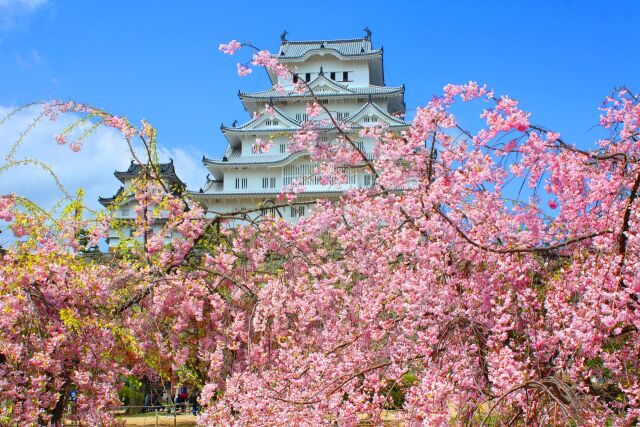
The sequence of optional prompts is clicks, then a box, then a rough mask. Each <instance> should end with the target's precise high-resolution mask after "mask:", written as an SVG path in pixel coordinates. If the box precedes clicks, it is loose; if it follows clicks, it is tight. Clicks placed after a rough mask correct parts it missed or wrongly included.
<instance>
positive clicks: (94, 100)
mask: <svg viewBox="0 0 640 427" xmlns="http://www.w3.org/2000/svg"><path fill="white" fill-rule="evenodd" d="M638 12H640V5H639V4H638V2H632V1H628V2H615V1H609V2H595V1H592V2H589V1H581V2H578V1H535V2H533V1H532V2H518V1H516V2H514V1H510V2H507V1H448V2H445V1H441V2H435V1H434V2H427V1H424V2H419V1H408V2H403V1H393V2H383V1H366V2H365V1H355V0H350V1H342V2H340V1H331V2H327V1H324V2H323V1H313V2H305V1H300V0H297V1H295V2H271V1H264V0H263V1H236V2H213V1H210V2H205V1H181V2H174V1H109V2H78V1H59V0H0V107H10V106H15V105H19V104H23V103H26V102H30V101H33V100H42V99H52V98H60V99H74V100H76V101H81V102H88V103H91V104H94V105H96V106H99V107H102V108H105V109H107V110H109V111H111V112H113V113H116V114H120V115H126V116H128V117H130V118H131V119H133V120H139V119H141V118H146V119H147V120H149V121H151V122H152V123H153V124H154V125H155V126H156V127H157V129H158V130H159V135H160V142H161V143H162V144H163V145H165V146H166V147H167V148H168V149H169V150H178V149H181V150H183V152H182V154H183V155H184V157H185V158H186V157H187V156H190V157H191V158H192V159H193V162H192V163H189V164H188V166H183V169H184V168H185V167H186V168H188V169H190V170H189V173H190V175H191V177H193V176H196V175H197V176H201V177H202V178H201V181H204V176H205V175H206V171H205V169H204V168H203V167H202V166H201V165H200V164H199V163H198V162H199V158H200V157H201V155H202V154H206V155H207V156H212V157H214V156H219V155H221V153H222V152H223V150H224V147H225V140H224V138H223V137H222V135H221V134H220V132H219V125H220V123H221V122H225V123H227V124H229V123H231V122H232V121H233V120H234V119H238V120H239V121H240V122H242V121H244V120H245V119H246V118H247V115H246V113H245V112H244V110H243V108H242V105H241V103H240V102H239V100H238V98H237V91H238V90H239V89H242V90H244V91H252V90H262V89H266V88H267V87H268V82H267V79H266V76H265V75H264V74H263V73H254V74H253V75H251V76H249V77H248V78H240V77H238V76H237V75H236V73H235V63H236V60H237V58H230V57H229V56H226V55H223V54H221V53H220V52H218V51H217V46H218V44H219V43H221V42H226V41H228V40H230V39H232V38H236V39H238V40H240V41H251V42H253V43H254V44H255V45H257V46H260V47H263V48H267V49H271V50H275V49H277V47H278V45H279V35H280V33H281V32H282V30H284V29H286V30H288V31H289V39H291V40H294V39H324V38H344V37H360V36H361V35H362V34H363V31H362V29H363V28H364V27H365V26H369V27H370V28H371V30H372V31H373V43H374V45H375V46H380V45H383V46H384V49H385V59H384V63H385V67H386V71H385V77H386V81H387V84H389V85H399V84H402V83H404V84H406V88H407V89H406V101H407V107H408V109H409V110H412V109H415V107H416V106H420V105H423V104H424V103H426V102H427V101H428V100H429V98H430V97H431V96H432V95H433V94H437V93H439V92H440V91H441V89H442V87H443V86H444V85H445V84H446V83H448V82H453V83H462V82H467V81H469V80H476V81H478V82H481V83H487V84H488V85H489V86H490V87H492V88H494V89H495V90H496V92H497V93H498V94H502V93H508V94H510V95H511V96H512V97H515V98H517V99H519V100H520V101H521V102H522V105H523V106H524V107H525V108H527V109H529V110H530V111H532V112H533V121H534V122H536V123H539V124H544V125H546V126H548V127H551V128H553V129H555V130H557V131H560V132H561V133H562V134H563V136H565V137H566V138H567V139H568V140H569V141H571V142H574V143H576V144H578V145H580V146H582V147H588V146H589V145H590V144H591V143H592V141H593V140H594V139H595V134H594V132H593V131H592V130H591V128H592V127H593V125H595V124H596V123H597V120H598V110H597V107H598V105H599V103H600V101H601V100H602V99H603V97H604V96H606V95H607V94H609V93H610V92H611V90H612V89H613V87H614V86H616V85H621V84H625V85H628V86H630V87H632V88H635V89H636V90H640V89H638V88H640V73H639V72H638V70H639V69H640V54H639V53H640V52H639V51H638V46H640V31H639V30H638V28H637V17H638V16H639V13H638ZM409 115H411V111H409ZM4 143H6V141H0V144H4ZM96 156H99V155H96ZM45 160H46V159H45ZM102 160H103V163H104V164H105V169H104V170H108V169H109V168H110V170H113V169H115V168H116V167H122V163H123V162H125V163H126V160H123V159H121V158H118V159H117V161H116V160H115V159H114V161H113V162H112V163H113V166H110V164H111V163H109V159H108V158H107V159H102ZM185 162H186V160H185ZM179 166H180V165H179ZM179 169H180V168H179ZM97 170H98V169H96V171H97ZM100 170H102V169H100ZM96 173H97V172H96ZM101 173H102V172H101ZM105 175H108V174H105ZM103 178H104V179H105V180H107V181H108V184H105V185H110V186H112V187H113V188H114V190H115V188H117V185H118V183H117V182H116V181H115V179H114V178H113V177H112V176H104V177H103ZM96 179H98V178H96ZM100 179H102V178H100ZM191 179H192V181H193V180H194V179H195V178H191ZM105 188H106V187H105ZM96 191H98V190H96ZM101 191H102V190H101ZM106 195H108V194H106Z"/></svg>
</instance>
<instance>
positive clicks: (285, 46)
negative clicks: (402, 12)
mask: <svg viewBox="0 0 640 427" xmlns="http://www.w3.org/2000/svg"><path fill="white" fill-rule="evenodd" d="M320 50H330V51H333V52H335V53H337V54H338V55H341V56H344V57H362V56H372V55H381V54H382V49H372V48H371V39H370V38H369V37H363V38H357V39H335V40H311V41H306V40H305V41H289V40H283V42H282V44H281V45H280V50H279V51H278V53H277V54H276V55H274V56H275V57H277V58H278V59H281V60H282V59H285V60H286V59H298V58H302V57H304V56H306V55H307V54H309V53H311V52H314V51H320Z"/></svg>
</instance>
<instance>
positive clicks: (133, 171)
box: [113, 159, 184, 186]
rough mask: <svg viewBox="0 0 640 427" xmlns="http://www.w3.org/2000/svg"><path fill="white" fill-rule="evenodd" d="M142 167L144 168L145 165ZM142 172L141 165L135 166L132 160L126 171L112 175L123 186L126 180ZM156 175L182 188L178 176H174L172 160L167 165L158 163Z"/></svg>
mask: <svg viewBox="0 0 640 427" xmlns="http://www.w3.org/2000/svg"><path fill="white" fill-rule="evenodd" d="M144 166H145V167H146V166H147V165H144ZM142 171H143V167H142V165H140V164H137V163H135V162H134V161H133V160H132V161H131V164H130V165H129V168H128V169H127V170H126V171H115V172H114V173H113V174H114V175H115V177H116V178H118V180H119V181H120V182H122V183H123V184H124V183H125V181H126V180H131V179H134V178H137V177H138V176H140V174H141V173H142ZM158 173H159V174H160V177H162V178H166V179H169V180H170V181H172V182H175V183H178V184H181V185H183V186H184V183H183V182H182V180H181V179H180V178H178V175H176V170H175V168H174V167H173V159H171V160H170V161H169V163H158Z"/></svg>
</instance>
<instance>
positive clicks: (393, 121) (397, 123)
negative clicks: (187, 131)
mask: <svg viewBox="0 0 640 427" xmlns="http://www.w3.org/2000/svg"><path fill="white" fill-rule="evenodd" d="M369 105H371V106H373V108H374V109H375V110H376V111H378V112H379V113H380V115H381V116H383V117H386V118H387V119H388V120H389V121H390V124H389V126H390V127H403V126H409V123H407V122H405V121H404V120H401V119H398V118H396V117H394V116H392V115H390V114H389V113H387V112H386V111H384V110H383V109H381V108H380V107H379V106H378V105H377V104H376V103H374V102H371V100H370V101H369V102H367V103H366V104H364V105H363V106H362V108H360V109H359V110H358V111H356V112H355V113H353V114H352V115H351V118H350V119H349V120H353V119H354V118H355V117H357V116H358V114H360V113H361V112H362V111H363V110H365V109H366V108H367V107H368V106H369ZM273 109H274V110H276V112H278V114H280V115H281V116H283V117H284V118H285V119H287V120H289V121H290V122H292V123H295V124H296V125H297V126H300V125H301V123H300V122H299V121H297V120H295V119H293V118H292V117H290V116H288V115H287V114H285V113H284V112H283V111H282V110H280V109H278V108H277V107H273ZM255 121H256V119H251V120H249V121H248V122H246V123H244V124H242V125H240V126H236V127H229V126H224V125H222V126H220V129H221V130H222V132H223V133H224V132H232V133H233V132H238V133H243V132H253V133H276V132H292V131H295V130H297V129H291V128H285V127H277V128H275V127H274V128H266V129H253V128H249V127H250V126H251V125H252V124H253V123H255ZM248 128H249V129H248ZM361 128H362V127H361V126H358V125H354V124H351V126H350V127H349V129H361ZM314 129H320V130H331V129H335V126H334V125H333V124H332V123H327V124H326V125H324V126H316V127H314Z"/></svg>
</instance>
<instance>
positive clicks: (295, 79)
mask: <svg viewBox="0 0 640 427" xmlns="http://www.w3.org/2000/svg"><path fill="white" fill-rule="evenodd" d="M293 82H294V83H298V74H297V73H296V74H294V75H293Z"/></svg>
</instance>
